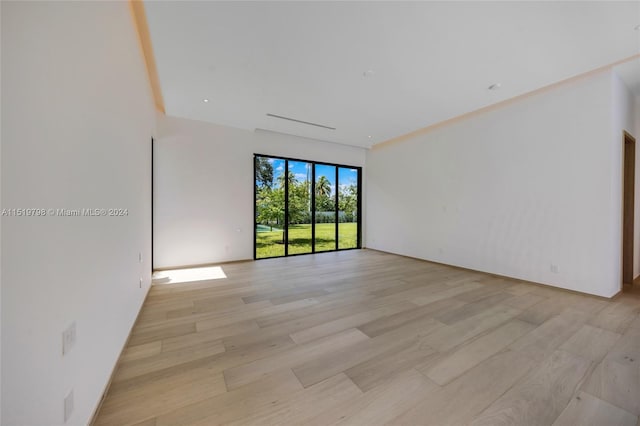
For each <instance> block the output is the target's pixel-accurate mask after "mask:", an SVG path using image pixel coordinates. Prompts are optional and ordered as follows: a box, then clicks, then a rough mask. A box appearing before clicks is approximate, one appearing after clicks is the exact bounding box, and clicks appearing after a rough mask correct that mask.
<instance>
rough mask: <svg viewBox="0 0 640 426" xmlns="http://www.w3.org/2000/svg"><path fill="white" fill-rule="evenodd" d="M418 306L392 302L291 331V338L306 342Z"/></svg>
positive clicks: (298, 341) (295, 340)
mask: <svg viewBox="0 0 640 426" xmlns="http://www.w3.org/2000/svg"><path fill="white" fill-rule="evenodd" d="M416 307H417V305H414V304H413V303H411V302H406V301H402V302H398V303H392V304H389V305H386V306H382V307H380V308H377V309H371V310H366V311H364V312H359V313H357V314H354V315H349V316H346V317H343V318H338V319H335V320H333V321H327V322H323V323H322V324H318V325H316V326H314V327H310V328H306V329H304V330H300V331H296V332H294V333H291V338H292V339H293V341H294V342H296V343H306V342H310V341H312V340H316V339H319V338H321V337H325V336H329V335H331V334H334V333H337V332H339V331H343V330H346V329H348V328H353V327H358V326H360V325H362V324H366V323H368V322H371V321H375V320H377V319H380V318H382V319H384V318H386V317H388V316H390V315H394V314H397V313H400V312H405V311H408V310H410V309H413V308H416Z"/></svg>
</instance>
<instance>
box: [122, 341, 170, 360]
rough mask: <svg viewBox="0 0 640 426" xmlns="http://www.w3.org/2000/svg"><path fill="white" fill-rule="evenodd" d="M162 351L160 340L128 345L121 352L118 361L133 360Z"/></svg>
mask: <svg viewBox="0 0 640 426" xmlns="http://www.w3.org/2000/svg"><path fill="white" fill-rule="evenodd" d="M160 352H162V341H161V340H156V341H154V342H149V343H143V344H142V345H128V346H127V347H126V348H125V350H124V351H123V352H122V356H121V357H120V362H128V361H135V360H136V359H141V358H146V357H148V356H152V355H157V354H159V353H160Z"/></svg>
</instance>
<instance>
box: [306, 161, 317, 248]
mask: <svg viewBox="0 0 640 426" xmlns="http://www.w3.org/2000/svg"><path fill="white" fill-rule="evenodd" d="M308 164H309V167H311V253H315V252H316V165H315V163H308Z"/></svg>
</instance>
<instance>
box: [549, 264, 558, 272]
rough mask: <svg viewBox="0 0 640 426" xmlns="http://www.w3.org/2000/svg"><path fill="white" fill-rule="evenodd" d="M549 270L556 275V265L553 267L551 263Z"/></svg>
mask: <svg viewBox="0 0 640 426" xmlns="http://www.w3.org/2000/svg"><path fill="white" fill-rule="evenodd" d="M549 269H551V272H553V273H554V274H557V273H558V265H554V264H553V263H552V264H551V267H550V268H549Z"/></svg>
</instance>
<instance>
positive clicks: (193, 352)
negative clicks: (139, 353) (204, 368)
mask: <svg viewBox="0 0 640 426" xmlns="http://www.w3.org/2000/svg"><path fill="white" fill-rule="evenodd" d="M222 352H224V345H223V344H222V342H220V341H213V342H203V343H199V344H197V345H195V346H191V347H188V348H184V349H180V350H175V351H171V352H160V353H158V354H156V355H152V356H148V357H145V358H142V359H136V360H133V361H128V362H123V363H121V364H120V366H119V367H118V370H117V371H116V374H115V375H114V378H113V381H114V382H118V381H123V380H127V379H130V378H133V377H137V376H142V375H145V374H147V373H149V372H152V371H156V370H162V369H164V368H168V367H172V366H175V365H180V364H184V363H188V362H190V361H194V360H197V359H201V358H206V357H210V356H213V355H216V354H219V353H222Z"/></svg>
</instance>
